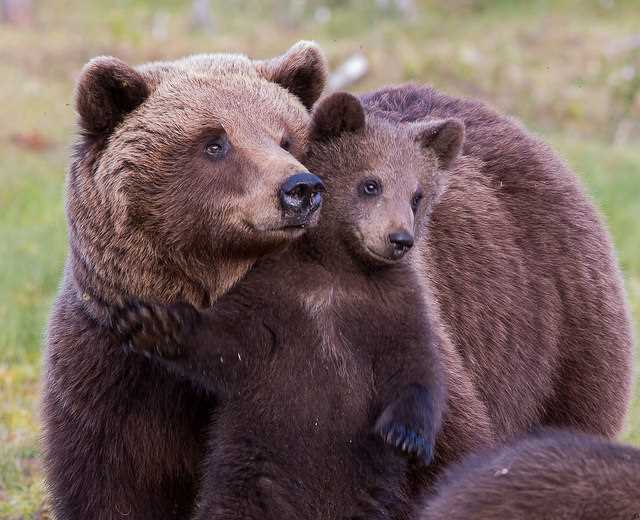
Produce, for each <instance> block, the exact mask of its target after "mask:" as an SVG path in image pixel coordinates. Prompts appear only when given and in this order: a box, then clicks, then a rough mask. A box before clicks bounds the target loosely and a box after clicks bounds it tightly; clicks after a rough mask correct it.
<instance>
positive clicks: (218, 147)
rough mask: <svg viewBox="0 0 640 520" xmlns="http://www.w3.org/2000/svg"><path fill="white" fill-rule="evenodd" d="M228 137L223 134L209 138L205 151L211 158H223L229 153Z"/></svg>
mask: <svg viewBox="0 0 640 520" xmlns="http://www.w3.org/2000/svg"><path fill="white" fill-rule="evenodd" d="M228 147H229V146H228V143H227V138H226V137H225V136H223V135H221V136H218V137H214V138H213V139H209V140H208V141H207V144H206V145H205V146H204V153H205V155H206V156H207V157H208V158H209V159H222V158H223V157H224V156H225V155H226V154H227V149H228Z"/></svg>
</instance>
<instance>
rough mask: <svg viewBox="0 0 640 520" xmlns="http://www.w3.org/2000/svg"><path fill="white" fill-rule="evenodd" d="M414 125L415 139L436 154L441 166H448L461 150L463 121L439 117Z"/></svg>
mask: <svg viewBox="0 0 640 520" xmlns="http://www.w3.org/2000/svg"><path fill="white" fill-rule="evenodd" d="M415 126H416V134H415V135H416V141H417V142H418V143H419V144H420V145H421V146H422V147H423V148H428V149H430V150H432V151H433V152H434V153H435V154H436V157H437V158H438V161H439V163H440V166H441V167H442V168H448V167H449V166H450V165H451V163H452V162H453V161H454V160H455V159H456V158H457V157H458V156H459V155H460V153H461V152H462V145H463V143H464V123H463V122H462V121H460V120H459V119H440V120H437V121H430V122H428V123H417V124H415Z"/></svg>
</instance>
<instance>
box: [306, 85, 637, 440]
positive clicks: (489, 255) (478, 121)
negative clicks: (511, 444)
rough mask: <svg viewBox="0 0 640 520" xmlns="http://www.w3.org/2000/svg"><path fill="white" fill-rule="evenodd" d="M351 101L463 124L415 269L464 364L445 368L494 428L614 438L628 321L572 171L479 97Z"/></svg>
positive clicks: (421, 94)
mask: <svg viewBox="0 0 640 520" xmlns="http://www.w3.org/2000/svg"><path fill="white" fill-rule="evenodd" d="M362 100H363V103H364V104H365V106H366V108H367V110H368V111H369V112H370V113H373V114H377V115H378V116H380V117H383V118H386V119H388V120H391V121H394V122H402V123H405V124H407V123H412V124H414V123H415V122H416V121H430V120H432V119H442V118H450V117H455V118H458V119H460V120H461V121H463V122H464V125H465V129H466V139H465V143H464V149H463V153H464V156H465V159H466V161H467V164H468V165H469V167H465V168H459V169H457V170H456V169H455V168H454V170H455V171H454V173H453V174H452V175H451V176H450V177H449V183H448V187H447V190H446V191H445V193H444V195H443V196H442V198H441V199H440V202H439V204H438V205H437V206H436V208H435V209H434V212H433V216H432V218H431V219H430V221H429V225H428V229H427V230H426V233H427V235H428V239H427V241H425V242H424V243H423V244H424V247H422V253H421V266H420V267H419V268H420V270H421V271H422V273H423V276H424V280H425V282H426V283H427V284H428V286H429V287H430V289H431V290H432V291H433V295H434V298H435V304H436V305H437V306H438V307H439V310H440V313H441V317H442V321H443V322H444V326H445V327H446V330H447V332H448V333H449V338H450V340H451V341H452V343H453V345H455V349H456V351H457V353H458V355H459V356H460V358H461V360H462V367H457V368H455V370H463V373H464V375H463V376H462V378H465V377H467V378H469V379H470V382H471V383H472V385H473V387H475V391H476V392H477V395H478V396H479V398H480V399H481V401H482V402H483V403H484V404H485V405H486V410H487V411H488V413H489V416H490V418H491V422H492V423H493V425H494V427H495V431H496V434H497V435H498V437H499V438H501V439H507V438H509V437H510V436H512V435H513V434H516V433H518V432H526V431H529V430H530V429H531V428H534V427H536V426H538V425H549V426H558V427H570V428H575V429H577V430H580V431H583V432H588V433H595V434H601V435H605V436H607V437H614V436H615V435H616V434H617V433H618V432H619V431H620V430H621V427H622V425H623V420H624V416H625V412H626V410H627V406H628V403H629V397H630V389H631V382H632V366H633V365H632V354H631V352H632V338H631V328H630V319H629V314H628V310H627V307H626V303H625V296H624V291H623V287H622V282H621V276H620V273H619V270H618V268H617V266H616V261H615V257H614V254H613V251H612V247H611V243H610V241H609V238H608V236H607V232H606V230H605V228H604V226H603V225H602V223H601V221H600V219H599V217H598V215H597V213H596V211H595V210H594V208H593V205H592V203H591V201H590V200H589V198H588V197H587V196H586V195H585V193H584V191H583V190H582V188H581V186H580V184H579V183H578V181H577V179H576V177H575V175H574V174H573V173H572V172H571V171H569V169H568V168H567V167H566V166H565V165H564V164H563V163H562V162H561V161H560V160H559V159H558V158H557V157H556V156H555V154H554V153H553V152H552V151H551V150H550V149H549V148H548V147H547V146H546V145H545V144H544V143H542V142H541V141H540V140H538V139H536V138H534V137H532V136H531V135H530V134H528V133H527V132H526V131H525V130H524V129H523V128H522V127H521V126H520V125H519V124H518V123H516V122H514V121H513V120H511V119H509V118H507V117H504V116H501V115H499V114H497V113H495V112H494V111H492V110H491V109H489V108H487V107H486V106H485V105H483V104H481V103H478V102H476V101H468V100H462V99H457V98H453V97H449V96H446V95H444V94H441V93H439V92H436V91H435V90H433V89H430V88H426V87H418V86H411V85H409V86H403V87H396V88H387V89H383V90H379V91H376V92H373V93H370V94H367V95H365V96H363V98H362ZM363 145H364V146H367V143H363ZM309 166H310V167H311V168H312V169H313V166H314V165H313V163H309ZM445 432H446V425H445Z"/></svg>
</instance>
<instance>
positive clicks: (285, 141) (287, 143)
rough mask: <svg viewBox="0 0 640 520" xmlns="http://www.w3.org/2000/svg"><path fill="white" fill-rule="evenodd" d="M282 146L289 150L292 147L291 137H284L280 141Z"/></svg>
mask: <svg viewBox="0 0 640 520" xmlns="http://www.w3.org/2000/svg"><path fill="white" fill-rule="evenodd" d="M280 148H282V149H283V150H286V151H287V152H288V151H289V149H290V148H291V139H289V138H288V137H283V138H282V141H281V142H280Z"/></svg>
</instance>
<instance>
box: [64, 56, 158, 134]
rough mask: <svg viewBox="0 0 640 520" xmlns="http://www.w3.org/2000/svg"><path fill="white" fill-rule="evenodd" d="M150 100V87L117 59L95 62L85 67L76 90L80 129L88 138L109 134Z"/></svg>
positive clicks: (97, 60) (137, 74) (95, 59)
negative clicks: (89, 136) (125, 117)
mask: <svg viewBox="0 0 640 520" xmlns="http://www.w3.org/2000/svg"><path fill="white" fill-rule="evenodd" d="M148 96H149V86H148V85H147V83H146V82H145V80H144V78H143V77H142V75H141V74H140V73H139V72H137V71H136V70H134V69H133V68H131V67H130V66H129V65H127V64H126V63H124V62H122V61H120V60H119V59H117V58H113V57H107V56H102V57H100V58H94V59H92V60H91V61H90V62H89V63H87V64H86V65H85V66H84V69H83V70H82V73H81V74H80V79H79V80H78V86H77V88H76V110H77V111H78V115H79V116H80V126H81V127H82V128H83V129H84V130H85V131H86V132H87V133H89V134H94V135H102V134H108V133H110V132H111V131H112V130H113V129H114V128H115V127H116V125H117V124H118V123H119V122H120V121H122V119H123V118H124V116H125V115H127V114H128V113H129V112H131V111H132V110H133V109H135V108H136V107H138V106H139V105H140V104H141V103H142V102H143V101H144V100H145V99H146V98H147V97H148Z"/></svg>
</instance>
